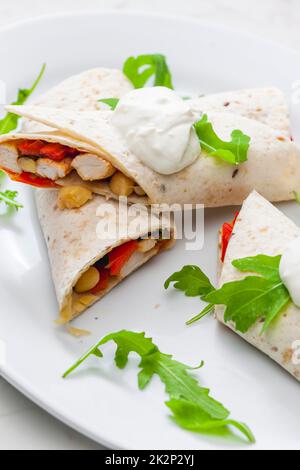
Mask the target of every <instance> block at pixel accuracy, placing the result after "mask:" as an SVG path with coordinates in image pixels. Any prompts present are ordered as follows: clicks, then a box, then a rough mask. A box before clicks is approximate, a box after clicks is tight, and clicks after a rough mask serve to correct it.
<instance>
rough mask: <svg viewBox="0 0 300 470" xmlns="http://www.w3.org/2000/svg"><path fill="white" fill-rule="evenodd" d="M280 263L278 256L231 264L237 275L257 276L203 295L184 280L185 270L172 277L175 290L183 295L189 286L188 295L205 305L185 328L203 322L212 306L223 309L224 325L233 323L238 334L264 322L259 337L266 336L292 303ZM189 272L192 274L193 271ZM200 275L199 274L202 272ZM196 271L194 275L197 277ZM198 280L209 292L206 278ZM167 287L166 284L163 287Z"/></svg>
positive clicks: (255, 257) (185, 276)
mask: <svg viewBox="0 0 300 470" xmlns="http://www.w3.org/2000/svg"><path fill="white" fill-rule="evenodd" d="M280 260H281V256H275V257H271V256H266V255H258V256H254V257H249V258H243V259H238V260H235V261H233V263H232V264H233V266H234V267H235V268H237V269H238V270H239V271H242V272H255V273H257V274H260V276H247V277H246V278H245V279H242V280H241V281H233V282H229V283H226V284H224V285H223V286H222V287H221V288H220V289H218V290H217V289H215V288H214V287H213V286H211V288H210V292H209V293H208V294H206V295H205V293H204V291H203V290H202V288H200V289H198V290H197V288H196V286H197V281H195V280H194V279H192V281H191V280H190V279H191V277H190V276H189V277H188V276H187V273H188V268H189V267H188V266H186V267H185V268H183V270H182V271H180V272H179V273H176V274H175V275H173V276H171V278H170V279H171V281H172V277H174V276H175V281H177V283H176V284H175V287H176V288H177V289H180V290H182V291H184V292H185V293H186V292H187V284H188V283H189V282H192V284H194V288H193V287H191V288H189V290H188V292H189V293H190V294H194V295H193V297H197V296H198V295H200V297H201V299H202V300H204V301H205V302H207V303H208V306H207V307H206V308H205V309H204V310H203V312H201V313H200V314H199V315H197V317H195V318H194V319H193V320H191V321H190V322H188V324H191V323H194V322H195V321H197V320H199V319H200V318H202V317H203V316H204V315H205V314H207V313H209V312H210V311H211V310H212V308H213V307H214V306H215V305H224V306H226V311H225V315H224V320H225V322H229V321H232V322H233V323H234V324H235V329H236V330H237V331H240V332H241V333H246V332H247V331H248V330H249V328H251V326H253V325H254V324H255V323H256V322H257V321H259V320H263V321H264V324H263V328H262V333H265V331H266V330H267V329H268V328H269V326H270V325H271V323H272V321H273V320H274V319H275V318H276V317H277V316H278V315H279V314H280V312H282V310H283V309H284V308H285V307H286V306H287V304H288V303H289V302H290V301H291V298H290V295H289V292H288V290H287V289H286V288H285V286H284V284H283V282H282V280H281V278H280V275H279V265H280ZM190 268H192V269H193V270H194V268H195V267H194V266H192V267H190ZM198 269H199V268H198ZM199 271H200V272H201V273H202V271H201V270H199ZM199 271H197V272H198V273H199ZM198 275H199V274H198ZM199 277H200V280H201V279H202V280H203V282H204V283H205V285H206V288H208V287H207V286H208V283H207V281H206V280H205V279H206V276H205V274H204V273H202V275H201V276H200V275H199ZM173 280H174V279H173ZM208 282H209V281H208ZM209 284H210V283H209ZM210 285H211V284H210ZM168 286H169V283H168V281H167V283H166V285H165V287H166V288H167V287H168Z"/></svg>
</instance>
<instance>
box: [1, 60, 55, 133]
mask: <svg viewBox="0 0 300 470" xmlns="http://www.w3.org/2000/svg"><path fill="white" fill-rule="evenodd" d="M45 68H46V64H44V65H43V67H42V68H41V71H40V73H39V75H38V77H37V79H36V80H35V82H34V84H33V85H32V87H31V88H21V89H19V91H18V97H17V99H16V101H14V102H13V103H11V104H12V105H22V104H24V103H25V102H26V100H27V99H28V98H29V96H30V95H31V94H32V93H33V92H34V90H35V89H36V87H37V86H38V84H39V83H40V81H41V79H42V76H43V75H44V72H45ZM19 119H20V116H17V115H16V114H13V113H7V114H6V116H5V117H4V118H3V119H1V120H0V134H7V133H8V132H11V131H13V130H15V129H16V128H17V127H18V122H19Z"/></svg>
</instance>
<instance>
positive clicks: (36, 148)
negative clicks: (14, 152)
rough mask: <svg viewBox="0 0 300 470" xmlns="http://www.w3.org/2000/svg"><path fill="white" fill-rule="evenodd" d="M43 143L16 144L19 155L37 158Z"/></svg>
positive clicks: (27, 141)
mask: <svg viewBox="0 0 300 470" xmlns="http://www.w3.org/2000/svg"><path fill="white" fill-rule="evenodd" d="M44 145H45V143H44V142H42V141H41V140H22V141H21V142H19V143H18V150H19V152H20V154H21V155H27V156H31V157H39V156H40V152H41V149H42V147H44Z"/></svg>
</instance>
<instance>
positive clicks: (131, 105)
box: [112, 87, 200, 175]
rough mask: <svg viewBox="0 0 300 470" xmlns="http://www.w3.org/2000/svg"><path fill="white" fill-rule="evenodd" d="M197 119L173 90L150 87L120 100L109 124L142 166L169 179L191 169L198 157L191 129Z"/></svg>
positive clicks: (134, 91) (193, 133) (197, 146)
mask: <svg viewBox="0 0 300 470" xmlns="http://www.w3.org/2000/svg"><path fill="white" fill-rule="evenodd" d="M198 117H199V115H197V114H196V113H195V112H194V111H192V109H191V108H190V107H189V105H188V102H187V101H184V100H183V99H182V98H181V97H180V96H179V95H177V94H176V93H175V92H174V91H173V90H170V89H169V88H165V87H152V88H141V89H137V90H133V91H130V92H129V93H127V94H126V95H125V96H124V97H123V98H121V99H120V101H119V103H118V105H117V107H116V109H115V111H114V113H113V118H112V123H113V125H114V126H115V127H116V128H117V130H118V131H119V133H120V134H121V135H122V137H123V138H124V139H125V140H126V143H127V146H128V148H129V149H130V151H131V152H132V153H134V154H135V155H136V156H137V157H138V158H139V159H140V160H141V161H142V162H144V163H145V165H147V166H148V167H150V168H152V169H153V170H154V171H156V172H157V173H160V174H163V175H170V174H173V173H177V172H179V171H181V170H183V169H184V168H186V167H187V166H189V165H191V164H192V163H193V162H194V161H195V160H196V159H197V158H198V156H199V154H200V144H199V140H198V137H197V135H196V132H195V130H194V128H193V124H194V123H195V122H196V120H197V118H198Z"/></svg>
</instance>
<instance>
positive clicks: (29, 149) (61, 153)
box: [18, 140, 79, 162]
mask: <svg viewBox="0 0 300 470" xmlns="http://www.w3.org/2000/svg"><path fill="white" fill-rule="evenodd" d="M18 150H19V152H20V154H21V155H24V156H28V157H30V156H31V157H44V158H49V159H50V160H53V161H55V162H60V161H62V160H63V159H64V158H67V157H70V158H74V157H76V155H78V153H79V152H78V151H77V150H76V149H73V148H71V147H67V146H66V145H62V144H58V143H48V142H43V141H41V140H23V141H21V142H20V143H19V144H18Z"/></svg>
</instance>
